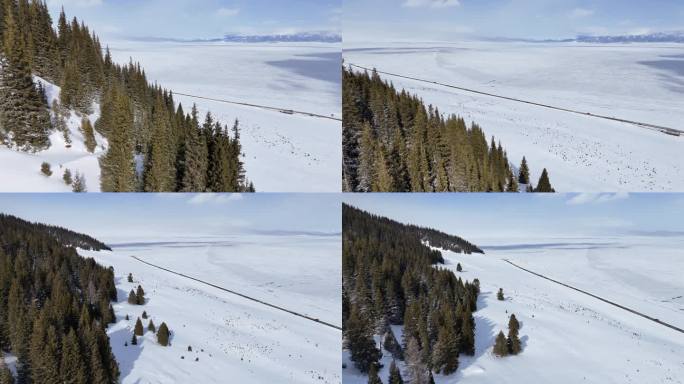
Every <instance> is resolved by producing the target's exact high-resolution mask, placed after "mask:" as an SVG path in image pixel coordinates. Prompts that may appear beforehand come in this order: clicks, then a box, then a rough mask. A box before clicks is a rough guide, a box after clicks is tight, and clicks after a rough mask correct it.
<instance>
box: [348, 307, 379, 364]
mask: <svg viewBox="0 0 684 384" xmlns="http://www.w3.org/2000/svg"><path fill="white" fill-rule="evenodd" d="M345 338H346V340H347V348H349V351H350V354H351V360H352V361H353V362H354V364H355V365H356V367H357V368H358V369H359V370H360V371H361V372H368V370H369V369H370V367H371V365H375V364H378V360H379V359H380V357H381V356H382V353H381V352H380V350H379V349H378V348H377V347H376V346H375V341H374V340H373V337H372V336H371V327H370V325H369V324H368V322H367V320H366V317H365V316H362V315H361V314H360V313H359V310H358V308H357V307H356V306H354V307H353V308H352V311H351V314H350V315H349V319H347V329H346V334H345Z"/></svg>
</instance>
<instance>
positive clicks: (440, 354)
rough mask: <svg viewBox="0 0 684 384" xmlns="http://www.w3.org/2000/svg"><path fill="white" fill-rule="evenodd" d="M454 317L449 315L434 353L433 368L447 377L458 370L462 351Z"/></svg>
mask: <svg viewBox="0 0 684 384" xmlns="http://www.w3.org/2000/svg"><path fill="white" fill-rule="evenodd" d="M452 316H453V315H451V314H448V315H447V317H446V319H445V323H444V325H443V326H442V327H441V328H440V330H439V334H438V336H437V343H435V347H434V349H433V351H432V368H433V369H434V370H435V372H437V373H439V372H441V371H443V372H444V374H445V375H450V374H452V373H454V372H456V370H457V369H458V353H459V352H460V349H461V348H460V345H459V337H458V335H457V334H456V331H455V329H454V328H455V326H456V325H455V323H454V319H453V317H452Z"/></svg>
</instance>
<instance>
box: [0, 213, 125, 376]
mask: <svg viewBox="0 0 684 384" xmlns="http://www.w3.org/2000/svg"><path fill="white" fill-rule="evenodd" d="M51 228H54V227H45V226H41V225H36V224H31V223H29V222H26V221H23V220H21V219H18V218H16V217H12V216H5V215H0V355H1V354H2V353H3V351H8V352H11V353H12V354H13V355H15V356H16V357H17V359H18V360H17V365H16V367H17V376H16V383H18V384H33V383H35V384H38V383H57V382H60V383H79V384H86V383H117V382H118V379H119V368H118V365H117V363H116V361H115V359H114V355H113V354H112V350H111V347H110V345H109V338H108V337H107V334H106V332H105V329H106V327H107V325H108V324H110V323H113V322H115V320H116V319H115V315H114V310H113V308H112V305H111V302H112V301H115V300H116V299H117V292H116V287H115V285H114V272H113V270H112V269H111V268H104V267H102V266H100V265H98V264H97V263H95V261H94V260H93V259H92V258H90V259H85V258H82V257H80V256H79V255H78V254H77V253H76V250H75V248H74V247H73V245H74V244H73V240H72V238H75V236H74V235H69V236H67V235H64V234H62V235H60V236H59V237H55V234H54V233H55V230H51ZM57 232H61V231H57ZM80 238H81V239H87V238H88V237H87V236H85V235H81V237H80ZM62 241H64V242H62ZM81 241H85V240H79V244H81ZM98 243H99V242H97V243H93V244H92V245H91V246H92V247H93V248H95V249H96V247H98V245H97V244H98ZM99 244H101V243H99ZM0 366H1V364H0ZM2 371H3V372H0V379H2V380H3V384H4V382H12V381H13V380H14V379H11V378H10V377H11V375H7V373H8V370H7V367H2Z"/></svg>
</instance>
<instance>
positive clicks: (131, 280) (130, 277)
mask: <svg viewBox="0 0 684 384" xmlns="http://www.w3.org/2000/svg"><path fill="white" fill-rule="evenodd" d="M128 282H129V283H132V282H133V274H132V273H130V272H129V273H128Z"/></svg>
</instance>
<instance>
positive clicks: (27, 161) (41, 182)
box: [0, 76, 107, 192]
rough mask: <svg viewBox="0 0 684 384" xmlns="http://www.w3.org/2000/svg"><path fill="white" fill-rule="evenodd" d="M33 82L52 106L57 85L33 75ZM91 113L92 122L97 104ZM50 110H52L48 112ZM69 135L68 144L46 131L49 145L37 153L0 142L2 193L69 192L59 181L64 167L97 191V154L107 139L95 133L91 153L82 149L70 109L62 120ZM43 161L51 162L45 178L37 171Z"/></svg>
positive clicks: (56, 97) (77, 120)
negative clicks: (8, 146)
mask: <svg viewBox="0 0 684 384" xmlns="http://www.w3.org/2000/svg"><path fill="white" fill-rule="evenodd" d="M34 80H35V81H36V82H40V83H41V84H43V87H44V89H45V93H46V96H47V98H48V105H50V106H52V102H53V100H57V101H59V92H60V87H58V86H56V85H54V84H52V83H50V82H48V81H46V80H44V79H41V78H40V77H37V76H36V77H34ZM93 109H94V112H93V113H92V114H91V115H89V116H88V118H89V119H90V122H91V123H93V124H94V123H95V121H97V119H98V118H99V116H100V106H99V105H98V104H94V108H93ZM51 113H52V112H51ZM66 123H67V127H68V129H69V136H70V138H71V141H72V143H71V144H70V146H68V145H67V143H66V142H65V141H64V136H63V134H62V132H58V131H56V130H53V131H52V133H51V134H50V143H51V145H50V148H48V149H47V150H45V151H41V152H37V153H27V152H21V151H16V150H14V149H9V148H7V147H6V146H3V145H0V164H2V166H0V179H2V180H5V181H6V182H4V183H2V184H1V185H0V191H2V192H70V191H71V186H68V185H66V184H65V183H64V181H63V180H62V175H63V174H64V171H65V170H66V169H67V168H68V169H70V170H71V173H72V175H75V174H76V172H79V173H81V174H83V175H85V179H86V184H87V189H88V191H89V192H99V191H100V165H99V162H98V157H99V156H101V155H102V154H103V153H104V152H105V151H106V148H107V140H106V139H105V138H103V137H102V136H101V135H100V134H99V133H97V132H95V140H96V141H97V147H96V149H95V152H94V153H90V152H88V151H87V150H86V147H85V144H84V139H83V134H82V133H81V131H80V128H81V117H79V116H77V115H76V113H75V112H74V111H70V115H69V117H68V119H67V121H66ZM43 162H47V163H49V164H50V165H51V169H52V176H50V177H47V176H45V175H43V174H42V173H41V172H40V167H41V164H42V163H43Z"/></svg>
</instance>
